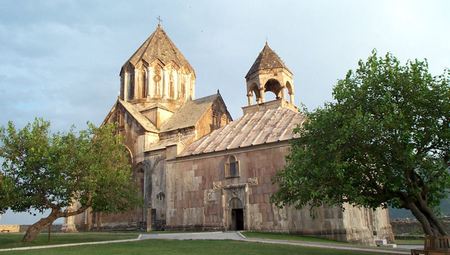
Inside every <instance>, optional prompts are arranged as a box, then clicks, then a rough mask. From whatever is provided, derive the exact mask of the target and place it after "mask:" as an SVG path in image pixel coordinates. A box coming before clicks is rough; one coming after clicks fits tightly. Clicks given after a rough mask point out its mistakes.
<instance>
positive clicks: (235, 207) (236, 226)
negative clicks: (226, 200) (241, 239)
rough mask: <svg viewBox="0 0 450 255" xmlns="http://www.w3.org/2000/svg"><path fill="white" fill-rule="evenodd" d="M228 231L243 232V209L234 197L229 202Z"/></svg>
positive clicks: (239, 201)
mask: <svg viewBox="0 0 450 255" xmlns="http://www.w3.org/2000/svg"><path fill="white" fill-rule="evenodd" d="M230 209H231V222H230V223H231V224H230V230H244V207H243V205H242V201H241V200H240V199H239V198H237V197H235V198H232V199H231V200H230Z"/></svg>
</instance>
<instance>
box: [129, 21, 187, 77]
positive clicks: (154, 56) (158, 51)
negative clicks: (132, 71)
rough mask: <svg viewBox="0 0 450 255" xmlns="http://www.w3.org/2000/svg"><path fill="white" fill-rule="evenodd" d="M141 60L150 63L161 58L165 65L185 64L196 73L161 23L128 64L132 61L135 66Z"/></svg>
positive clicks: (181, 65)
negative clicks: (171, 63)
mask: <svg viewBox="0 0 450 255" xmlns="http://www.w3.org/2000/svg"><path fill="white" fill-rule="evenodd" d="M141 60H144V61H145V62H147V63H149V64H150V63H152V62H153V61H155V60H159V61H161V62H162V63H163V65H167V64H169V63H170V62H173V63H175V64H177V65H178V66H180V67H183V66H184V67H185V68H187V69H188V70H189V71H191V72H193V73H194V74H195V72H194V69H193V68H192V66H191V65H190V64H189V62H188V61H187V60H186V58H185V57H184V56H183V54H182V53H181V51H180V50H178V48H177V47H176V46H175V44H174V43H173V42H172V40H170V38H169V37H168V36H167V34H166V32H165V31H164V29H163V28H162V27H161V25H158V27H157V28H156V30H155V31H154V32H153V33H152V34H151V35H150V37H149V38H147V40H145V42H144V43H143V44H142V45H141V46H140V47H139V48H138V49H137V50H136V52H135V53H134V54H133V55H132V56H131V57H130V59H129V60H128V61H127V63H126V64H128V63H131V64H132V65H133V66H136V65H137V64H138V63H139V62H140V61H141Z"/></svg>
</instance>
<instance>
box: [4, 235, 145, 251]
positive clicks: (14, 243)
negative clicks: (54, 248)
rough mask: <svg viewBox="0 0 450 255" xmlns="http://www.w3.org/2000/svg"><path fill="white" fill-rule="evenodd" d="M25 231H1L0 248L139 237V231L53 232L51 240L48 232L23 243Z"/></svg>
mask: <svg viewBox="0 0 450 255" xmlns="http://www.w3.org/2000/svg"><path fill="white" fill-rule="evenodd" d="M23 235H24V233H10V234H9V233H1V234H0V249H3V248H13V247H23V246H36V245H50V244H63V243H83V242H98V241H106V240H119V239H132V238H137V237H138V235H139V234H138V233H107V232H97V233H96V232H84V233H52V234H51V237H50V242H48V239H47V233H41V234H40V235H39V236H38V237H37V238H36V240H34V241H33V242H31V243H22V242H21V240H22V237H23Z"/></svg>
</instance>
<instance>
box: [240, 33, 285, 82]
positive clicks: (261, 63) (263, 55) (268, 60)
mask: <svg viewBox="0 0 450 255" xmlns="http://www.w3.org/2000/svg"><path fill="white" fill-rule="evenodd" d="M273 68H285V69H286V70H288V71H289V72H291V71H290V70H289V68H287V66H286V65H285V64H284V62H283V60H281V58H280V57H279V56H278V55H277V53H275V52H274V51H273V50H272V49H271V48H270V47H269V44H268V43H267V42H266V44H265V45H264V48H263V49H262V51H261V52H260V53H259V55H258V57H257V58H256V60H255V62H254V63H253V65H252V67H250V70H248V73H247V75H245V78H246V79H248V78H249V77H250V75H252V74H253V73H255V72H257V71H259V70H264V69H273Z"/></svg>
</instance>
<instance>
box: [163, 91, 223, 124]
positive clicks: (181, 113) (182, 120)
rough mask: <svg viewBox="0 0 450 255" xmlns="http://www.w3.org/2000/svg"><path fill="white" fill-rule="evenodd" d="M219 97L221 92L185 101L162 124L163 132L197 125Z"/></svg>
mask: <svg viewBox="0 0 450 255" xmlns="http://www.w3.org/2000/svg"><path fill="white" fill-rule="evenodd" d="M218 97H220V95H219V94H214V95H211V96H207V97H202V98H198V99H196V100H189V101H186V103H184V105H183V106H181V108H180V109H179V110H178V111H176V112H175V113H174V114H173V115H172V117H171V118H170V119H169V120H167V121H166V122H165V123H164V124H163V125H162V126H161V132H165V131H170V130H176V129H181V128H186V127H193V126H195V125H196V124H197V122H198V121H199V120H200V118H201V117H202V116H203V114H205V112H206V111H207V110H208V109H209V108H210V107H211V105H212V104H213V103H214V100H216V99H217V98H218Z"/></svg>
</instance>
